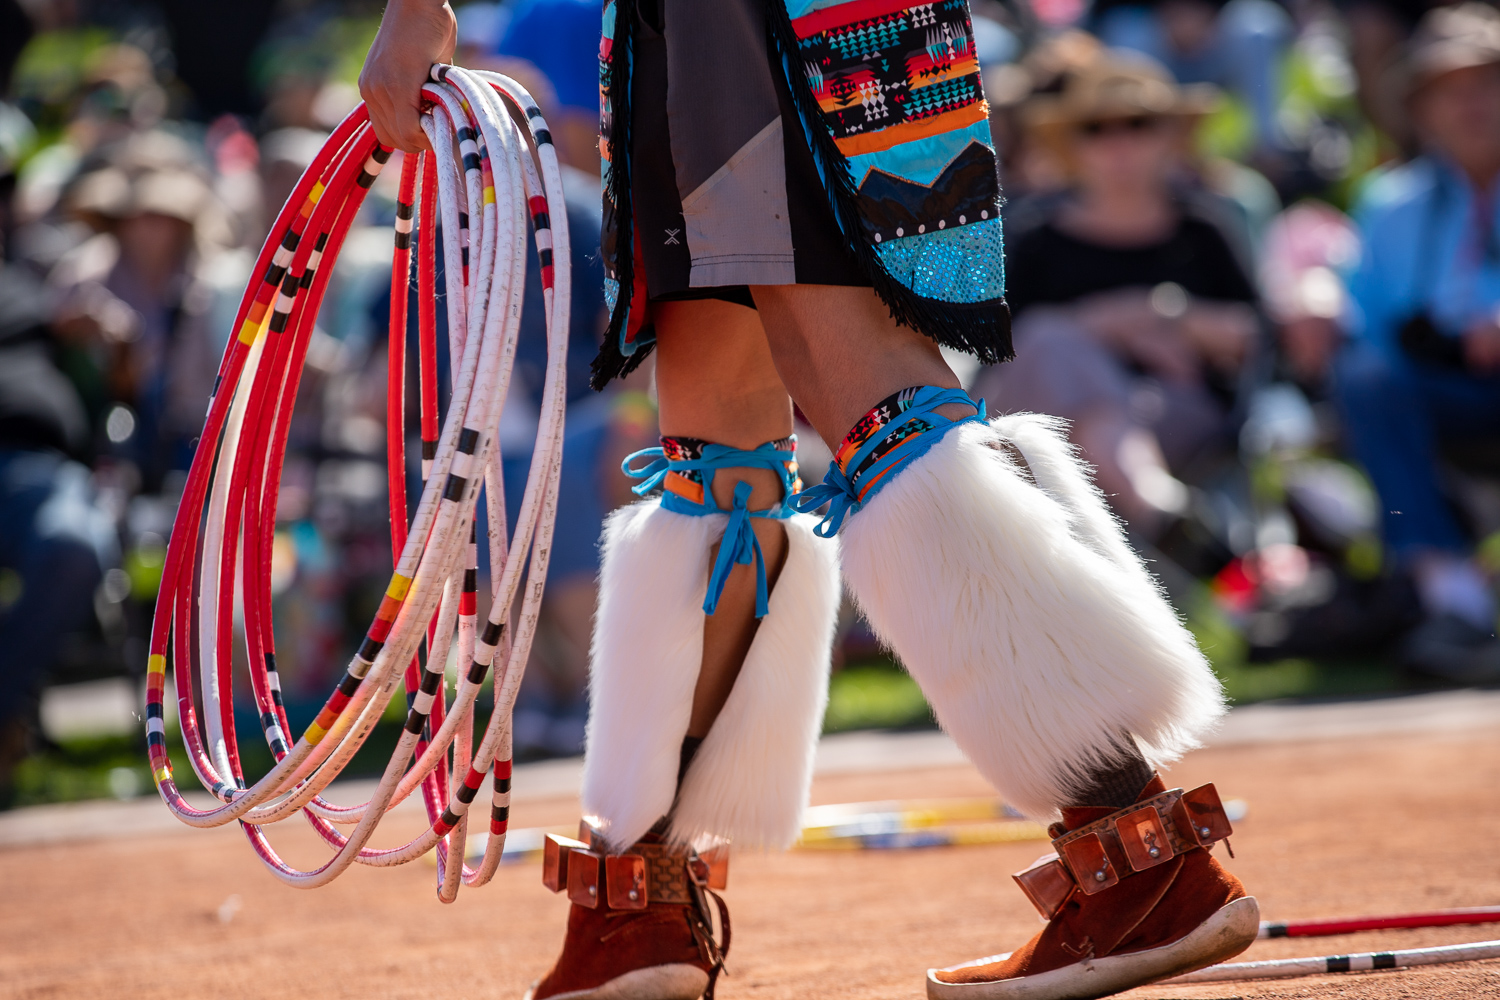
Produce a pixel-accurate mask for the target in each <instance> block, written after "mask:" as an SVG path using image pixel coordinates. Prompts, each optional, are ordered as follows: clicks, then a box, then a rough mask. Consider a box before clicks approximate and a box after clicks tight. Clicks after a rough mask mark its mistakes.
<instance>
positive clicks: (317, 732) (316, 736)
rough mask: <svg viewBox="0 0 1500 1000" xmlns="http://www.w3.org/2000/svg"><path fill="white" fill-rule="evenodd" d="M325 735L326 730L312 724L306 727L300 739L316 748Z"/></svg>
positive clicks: (326, 733)
mask: <svg viewBox="0 0 1500 1000" xmlns="http://www.w3.org/2000/svg"><path fill="white" fill-rule="evenodd" d="M327 735H328V730H326V729H324V728H323V727H322V726H320V725H318V724H317V723H316V722H314V723H313V724H312V725H310V726H308V727H307V732H305V733H303V734H302V738H303V739H304V740H306V741H307V742H308V743H310V744H312V745H313V746H317V745H318V744H319V743H322V742H323V737H325V736H327Z"/></svg>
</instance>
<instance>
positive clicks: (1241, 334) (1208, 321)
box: [1179, 299, 1256, 374]
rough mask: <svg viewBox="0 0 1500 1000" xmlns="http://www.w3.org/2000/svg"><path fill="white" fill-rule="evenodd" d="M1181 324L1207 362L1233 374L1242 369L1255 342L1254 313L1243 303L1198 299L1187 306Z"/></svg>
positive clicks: (1188, 337) (1183, 330) (1184, 332)
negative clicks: (1241, 366)
mask: <svg viewBox="0 0 1500 1000" xmlns="http://www.w3.org/2000/svg"><path fill="white" fill-rule="evenodd" d="M1179 325H1180V326H1181V327H1182V332H1183V334H1184V336H1186V337H1187V339H1188V340H1189V341H1191V342H1192V344H1193V346H1195V347H1196V348H1197V349H1198V351H1199V353H1200V354H1202V356H1203V359H1204V360H1205V361H1207V362H1208V363H1209V364H1211V365H1213V366H1214V367H1215V368H1217V369H1219V370H1220V371H1222V372H1227V373H1230V374H1233V373H1234V372H1236V371H1238V370H1239V367H1240V365H1242V364H1243V363H1244V361H1245V356H1246V355H1247V354H1249V353H1250V345H1251V344H1253V343H1254V342H1255V329H1256V322H1255V312H1254V310H1252V309H1251V308H1250V307H1249V306H1247V305H1244V304H1242V303H1226V302H1204V301H1203V300H1201V299H1199V300H1197V301H1195V302H1193V303H1192V305H1190V306H1189V307H1188V310H1187V312H1186V313H1185V314H1184V315H1183V317H1182V319H1181V320H1179Z"/></svg>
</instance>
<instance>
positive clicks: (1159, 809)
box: [1011, 783, 1234, 920]
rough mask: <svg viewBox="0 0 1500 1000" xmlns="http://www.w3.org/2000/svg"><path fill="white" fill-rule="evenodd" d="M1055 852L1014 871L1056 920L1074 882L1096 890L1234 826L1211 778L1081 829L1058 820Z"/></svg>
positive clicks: (1202, 845)
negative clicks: (1063, 825)
mask: <svg viewBox="0 0 1500 1000" xmlns="http://www.w3.org/2000/svg"><path fill="white" fill-rule="evenodd" d="M1048 832H1049V833H1050V834H1052V837H1053V840H1052V848H1053V850H1054V851H1056V853H1055V854H1053V855H1052V856H1051V857H1047V858H1043V859H1041V860H1040V861H1038V862H1036V863H1035V864H1033V865H1032V866H1031V867H1029V868H1027V869H1025V870H1024V871H1019V872H1016V873H1015V875H1013V876H1011V877H1012V878H1014V879H1015V880H1016V884H1017V885H1019V886H1020V887H1021V891H1022V892H1024V893H1026V897H1027V898H1028V899H1030V900H1031V902H1032V905H1033V906H1035V907H1036V908H1037V912H1039V913H1040V914H1041V915H1042V917H1043V918H1044V919H1046V920H1051V919H1052V918H1053V917H1055V916H1057V913H1058V911H1059V910H1061V909H1062V906H1063V904H1064V903H1065V902H1067V899H1068V897H1069V896H1070V895H1071V894H1072V893H1073V890H1074V888H1077V889H1078V890H1079V891H1081V892H1083V893H1084V894H1085V895H1089V896H1092V895H1094V894H1095V893H1098V892H1103V891H1104V890H1106V889H1108V888H1110V887H1111V886H1114V885H1118V884H1119V882H1120V880H1121V879H1125V878H1129V877H1130V876H1131V875H1134V874H1136V873H1137V872H1143V871H1147V870H1149V869H1151V868H1155V867H1156V866H1157V865H1164V864H1166V863H1167V862H1168V861H1171V860H1172V859H1173V858H1175V857H1177V856H1178V855H1180V854H1186V853H1188V852H1189V851H1196V850H1200V849H1202V850H1208V849H1209V848H1211V847H1212V846H1213V845H1214V844H1215V843H1217V842H1218V841H1220V840H1223V841H1225V842H1226V843H1227V841H1228V839H1229V837H1230V835H1231V834H1232V833H1233V832H1234V830H1233V828H1232V827H1231V826H1230V824H1229V817H1228V816H1227V815H1226V814H1225V812H1224V804H1223V803H1222V802H1221V801H1219V793H1218V790H1217V789H1215V788H1214V786H1213V784H1212V783H1209V784H1207V785H1199V786H1198V787H1197V788H1194V789H1192V790H1191V791H1187V792H1184V791H1183V790H1182V789H1181V788H1173V789H1170V790H1169V791H1165V792H1162V793H1161V794H1160V795H1154V796H1152V797H1150V798H1148V799H1146V800H1144V801H1142V802H1136V803H1134V804H1132V805H1128V806H1125V807H1124V808H1123V809H1119V810H1117V811H1116V812H1113V813H1110V814H1109V815H1108V816H1105V817H1103V818H1101V819H1097V820H1095V821H1094V822H1092V823H1089V824H1088V825H1086V826H1082V827H1079V828H1078V829H1076V830H1065V829H1063V827H1062V824H1060V823H1054V824H1053V825H1052V827H1051V829H1050V830H1049V831H1048Z"/></svg>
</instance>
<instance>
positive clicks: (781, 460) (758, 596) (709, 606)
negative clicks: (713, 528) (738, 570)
mask: <svg viewBox="0 0 1500 1000" xmlns="http://www.w3.org/2000/svg"><path fill="white" fill-rule="evenodd" d="M796 458H797V453H796V452H795V451H792V450H788V451H782V450H780V449H777V448H772V447H770V446H769V445H761V446H760V447H759V448H756V449H754V450H753V451H745V450H743V449H739V448H731V447H729V446H728V445H722V444H713V443H708V444H705V445H704V447H703V454H702V455H701V456H700V457H698V458H693V459H681V460H676V459H669V458H667V456H666V451H665V450H664V449H662V448H644V449H642V450H641V451H638V452H635V453H634V454H632V455H630V456H628V457H627V458H626V459H625V461H624V462H622V463H620V471H622V472H624V473H625V475H627V476H630V477H632V478H635V479H640V480H642V482H640V483H639V484H637V485H635V486H633V487H631V489H632V490H633V491H634V492H635V494H636V496H645V495H646V494H648V493H650V492H651V491H652V490H655V489H657V488H659V487H661V485H662V484H663V482H664V481H665V480H666V478H667V475H668V474H669V473H672V472H693V471H698V472H702V473H703V502H702V503H701V504H700V503H694V502H693V501H691V500H689V499H687V498H686V497H683V496H680V495H678V494H676V493H673V492H671V491H670V490H668V491H666V492H664V493H663V495H662V498H661V505H662V506H663V507H664V508H666V509H667V510H670V511H672V512H673V513H676V514H687V515H689V516H692V517H704V516H707V515H709V514H728V515H729V523H728V524H726V525H725V526H724V537H723V539H722V540H721V541H720V542H719V555H718V558H717V559H715V560H714V566H713V571H712V573H710V574H709V578H708V593H707V594H706V595H705V597H704V600H703V611H704V613H706V614H710V615H711V614H713V613H714V611H715V610H716V609H717V608H718V606H719V598H720V597H722V596H723V594H724V587H725V586H726V585H727V584H728V582H729V573H730V571H731V570H733V569H734V567H735V566H736V565H739V566H748V565H750V564H751V563H754V564H755V617H756V618H764V617H765V616H766V614H767V611H768V609H769V605H770V590H769V587H768V586H767V584H766V559H765V554H764V553H763V552H761V548H760V540H759V539H758V538H756V537H755V528H754V527H753V526H752V524H751V518H756V517H761V518H771V519H773V520H782V519H784V518H788V517H791V516H792V509H791V507H789V506H788V505H787V503H786V501H785V500H783V501H782V502H781V503H779V504H777V505H776V506H775V507H771V508H769V509H767V510H750V507H749V504H750V494H751V493H753V492H754V487H753V486H751V484H750V483H747V482H745V481H744V480H740V481H739V482H737V483H736V484H735V487H734V501H733V506H731V507H730V509H729V510H727V511H726V510H723V509H721V508H720V507H718V506H717V505H716V504H715V503H714V499H713V477H714V473H715V472H717V471H718V470H719V469H727V468H746V467H748V468H764V469H771V470H772V471H774V472H775V473H776V474H777V475H779V476H780V477H781V485H782V492H783V496H790V495H791V492H792V487H793V484H794V482H795V475H794V474H793V473H792V472H790V471H789V470H788V469H787V463H788V462H792V461H795V460H796ZM643 460H645V461H644V462H643Z"/></svg>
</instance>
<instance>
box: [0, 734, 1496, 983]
mask: <svg viewBox="0 0 1500 1000" xmlns="http://www.w3.org/2000/svg"><path fill="white" fill-rule="evenodd" d="M1169 779H1170V780H1169V784H1179V785H1184V786H1188V787H1191V786H1192V785H1195V784H1198V783H1200V782H1203V781H1210V780H1211V781H1215V782H1217V783H1218V786H1219V788H1220V790H1221V792H1222V793H1223V794H1224V796H1225V797H1226V798H1229V797H1236V798H1243V799H1245V800H1246V801H1247V802H1248V804H1249V814H1248V816H1247V817H1246V818H1245V819H1244V820H1243V821H1242V822H1241V823H1240V824H1239V826H1238V832H1237V834H1236V836H1235V837H1234V839H1233V845H1234V849H1235V853H1236V855H1237V857H1236V859H1235V860H1233V861H1228V862H1227V863H1228V865H1229V867H1230V868H1231V869H1232V870H1233V871H1234V872H1235V873H1236V874H1237V875H1239V876H1240V877H1241V878H1242V879H1243V880H1244V881H1245V883H1246V885H1247V886H1248V887H1249V888H1250V890H1251V891H1252V892H1253V893H1254V894H1255V895H1256V896H1257V897H1259V899H1260V904H1261V911H1262V915H1263V916H1264V917H1265V918H1266V919H1301V918H1313V917H1320V916H1338V915H1350V914H1373V913H1388V912H1399V911H1411V910H1424V909H1434V908H1439V907H1449V906H1479V905H1494V904H1496V903H1500V850H1497V834H1500V792H1497V790H1500V733H1496V732H1487V733H1484V734H1479V735H1476V734H1474V733H1467V734H1461V735H1460V734H1455V735H1452V736H1449V737H1436V738H1435V737H1432V736H1422V737H1399V738H1392V737H1382V738H1379V739H1359V740H1343V741H1339V742H1330V743H1300V744H1274V745H1259V746H1241V747H1226V748H1219V749H1208V750H1203V751H1199V752H1198V753H1196V754H1194V755H1192V756H1191V757H1189V758H1188V759H1187V760H1185V761H1183V762H1182V763H1181V764H1180V765H1179V766H1178V767H1177V768H1175V769H1174V771H1173V772H1172V773H1171V775H1170V776H1169ZM986 791H987V787H986V786H985V785H984V783H983V782H982V781H981V779H980V778H979V776H978V775H977V774H976V773H975V772H974V771H972V770H971V769H969V768H966V767H954V768H943V769H939V770H928V771H912V772H907V773H898V774H889V773H884V774H878V775H843V776H834V777H829V778H826V779H820V780H819V781H818V782H817V784H816V786H815V789H814V801H816V802H848V801H859V800H870V799H888V798H893V797H917V796H920V797H932V796H943V795H977V794H985V793H986ZM576 808H577V807H576V804H575V803H573V802H571V801H566V800H562V801H558V800H554V801H550V802H531V803H523V804H520V805H518V806H517V807H516V809H515V811H514V822H515V825H516V826H531V825H547V824H554V823H562V824H566V823H570V822H572V821H573V820H574V819H575V817H576ZM284 825H285V826H286V830H285V831H277V832H278V833H279V836H277V837H276V838H275V839H276V842H277V843H278V845H280V846H281V847H282V848H283V849H284V852H285V855H286V856H287V857H288V858H289V859H290V860H293V861H298V862H302V863H308V862H312V861H314V860H315V857H316V856H317V853H318V852H317V849H316V848H317V845H316V844H315V843H313V839H312V835H311V833H310V832H309V831H307V829H306V828H305V827H301V828H299V827H296V826H294V825H292V824H284ZM395 836H396V832H395V831H393V832H392V833H391V834H390V835H389V838H388V839H390V840H394V839H395ZM1042 850H1043V848H1042V844H1041V843H1039V842H1038V843H1024V844H1010V845H1000V846H993V847H964V848H952V849H941V850H925V851H909V852H878V853H877V852H850V853H839V854H821V853H808V852H792V853H790V854H785V855H777V856H765V855H748V854H742V855H739V856H737V857H736V858H735V861H734V865H733V869H732V871H731V875H730V883H729V892H728V899H729V903H730V905H731V907H732V910H733V917H734V945H733V950H732V952H731V955H730V958H729V970H730V972H731V975H730V977H729V978H727V979H724V980H722V981H721V983H720V988H719V989H720V992H719V996H720V997H721V998H723V1000H736V998H755V1000H783V998H787V1000H790V998H809V997H818V998H821V997H848V998H859V1000H866V998H870V1000H873V998H885V997H892V998H895V997H911V998H916V997H921V996H922V995H923V973H924V970H925V969H926V968H927V967H928V966H930V965H946V964H951V963H954V962H958V961H963V960H966V959H969V958H974V957H977V956H980V955H985V954H992V953H994V952H997V951H1005V950H1010V949H1011V948H1013V947H1015V946H1016V945H1018V944H1020V943H1021V942H1022V941H1023V940H1024V939H1025V938H1026V937H1027V936H1029V935H1030V934H1031V933H1033V932H1034V931H1035V930H1036V928H1037V926H1038V925H1037V921H1036V917H1035V915H1034V913H1033V912H1032V911H1031V910H1030V908H1029V907H1028V905H1027V904H1026V902H1025V901H1024V899H1023V898H1022V896H1021V894H1020V892H1019V890H1017V889H1016V888H1015V886H1014V884H1013V883H1012V882H1011V881H1010V879H1009V877H1008V876H1009V874H1010V873H1011V872H1013V871H1015V870H1017V869H1019V868H1022V867H1024V866H1025V865H1026V864H1028V863H1029V862H1030V861H1031V860H1032V859H1033V858H1035V857H1036V856H1037V855H1038V854H1040V853H1042ZM1219 853H1220V856H1221V857H1222V852H1219ZM432 881H433V869H432V868H431V867H428V866H425V865H423V864H421V863H417V864H412V865H408V866H406V867H404V868H401V869H397V870H394V871H389V870H381V871H376V870H371V869H366V868H356V869H355V870H353V871H351V872H349V873H348V874H346V875H345V876H343V877H342V878H341V879H339V880H338V881H337V882H336V883H335V884H333V885H332V886H331V887H328V888H325V889H321V890H318V891H315V892H303V891H298V890H295V889H290V888H286V887H284V886H283V885H281V884H280V883H279V882H277V881H275V880H274V879H273V878H272V877H271V876H270V875H269V874H268V873H267V872H265V871H264V870H263V869H262V868H261V867H260V864H259V863H258V862H257V861H256V860H255V858H254V857H253V855H252V854H251V852H250V849H249V846H248V845H247V844H246V843H245V842H244V839H243V837H242V836H241V835H240V834H239V833H238V832H237V830H233V829H219V830H214V831H183V832H181V833H173V834H168V835H161V836H153V837H141V838H133V839H119V840H114V841H94V842H90V843H86V844H69V845H57V846H45V847H26V848H16V849H12V850H8V851H0V942H3V943H0V996H3V997H27V998H32V997H110V998H118V997H161V998H171V1000H181V998H185V997H192V998H196V997H256V998H258V997H269V996H273V995H282V996H301V995H316V996H320V997H343V996H349V997H353V996H360V997H423V998H426V997H431V996H434V995H441V996H445V997H454V998H461V997H468V998H481V997H484V998H489V997H497V998H499V997H505V998H519V997H520V995H521V993H522V992H523V991H524V989H525V988H526V986H527V984H528V983H530V982H531V981H532V980H533V979H535V978H536V977H537V976H539V975H540V974H541V973H542V972H544V971H545V970H546V968H547V966H548V965H549V964H550V963H551V961H552V957H553V954H554V951H555V949H556V948H557V946H558V944H559V941H560V933H561V929H562V926H563V921H564V914H565V911H566V907H567V903H566V901H565V900H564V899H563V898H561V897H558V896H553V895H552V894H550V893H548V892H547V891H546V890H545V889H544V888H543V887H542V885H541V881H540V878H539V872H538V869H537V867H536V866H534V865H530V864H527V865H517V866H514V867H507V868H504V869H502V870H501V872H500V874H499V875H498V876H497V877H496V879H495V881H494V882H493V883H492V884H491V885H490V886H488V887H486V888H482V889H478V890H465V891H464V892H463V893H461V894H460V896H459V901H458V902H457V903H456V904H454V905H452V906H443V905H441V904H440V903H438V902H437V901H436V898H435V896H434V895H433V891H432ZM236 895H237V896H238V897H239V898H240V906H239V908H238V910H237V911H235V912H234V913H233V917H232V919H231V920H230V921H229V922H227V923H226V922H224V921H222V920H221V919H220V916H219V912H220V909H221V907H223V906H224V905H225V904H226V901H227V900H229V898H230V897H231V896H236ZM228 909H233V908H232V907H229V908H228ZM1491 939H1500V925H1490V926H1481V927H1456V928H1445V929H1439V930H1430V931H1422V930H1413V931H1388V932H1373V933H1366V934H1358V935H1350V936H1347V937H1338V938H1303V939H1293V940H1280V941H1266V942H1259V943H1257V944H1255V945H1254V946H1253V947H1252V948H1251V949H1250V951H1249V952H1248V953H1247V954H1246V955H1245V956H1244V958H1245V959H1261V958H1273V957H1289V956H1295V955H1327V954H1339V953H1346V952H1351V951H1371V950H1381V949H1396V948H1412V947H1422V946H1427V945H1435V944H1448V943H1455V942H1461V941H1477V940H1491ZM1126 996H1128V997H1130V998H1133V1000H1143V998H1147V997H1151V998H1176V1000H1188V998H1227V997H1245V998H1251V997H1255V998H1293V997H1298V998H1300V997H1351V998H1380V1000H1385V998H1396V997H1423V998H1450V997H1451V998H1459V997H1462V998H1470V997H1500V961H1496V962H1488V963H1470V964H1466V965H1455V966H1439V967H1435V968H1430V969H1417V970H1410V971H1394V972H1378V973H1364V974H1359V973H1355V974H1348V975H1343V976H1324V977H1318V978H1311V979H1298V980H1283V981H1280V982H1263V983H1234V984H1226V985H1223V986H1214V985H1207V984H1205V985H1197V986H1178V987H1172V986H1155V987H1148V988H1145V989H1140V990H1136V991H1133V992H1131V993H1129V994H1126Z"/></svg>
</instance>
